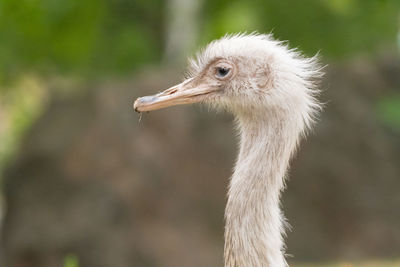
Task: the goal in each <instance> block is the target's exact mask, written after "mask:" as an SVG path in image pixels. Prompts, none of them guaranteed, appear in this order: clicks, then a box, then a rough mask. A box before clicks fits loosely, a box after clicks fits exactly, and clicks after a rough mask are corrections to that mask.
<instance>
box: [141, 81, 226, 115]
mask: <svg viewBox="0 0 400 267" xmlns="http://www.w3.org/2000/svg"><path fill="white" fill-rule="evenodd" d="M218 89H219V88H218V87H217V86H212V85H208V84H201V83H198V82H196V81H195V79H194V78H191V79H188V80H186V81H184V82H182V83H180V84H178V85H175V86H173V87H171V88H169V89H167V90H165V91H164V92H161V93H158V94H156V95H152V96H144V97H139V98H138V99H136V101H135V103H134V104H133V108H134V109H135V111H137V112H144V111H152V110H157V109H162V108H166V107H169V106H176V105H185V104H192V103H197V102H201V101H203V100H205V99H206V98H207V96H208V95H210V94H211V93H216V92H217V91H218Z"/></svg>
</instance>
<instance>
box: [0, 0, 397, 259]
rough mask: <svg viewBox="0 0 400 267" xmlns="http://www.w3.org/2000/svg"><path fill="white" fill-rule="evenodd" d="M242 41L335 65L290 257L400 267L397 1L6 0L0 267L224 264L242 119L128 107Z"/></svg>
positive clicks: (299, 163) (289, 197)
mask: <svg viewBox="0 0 400 267" xmlns="http://www.w3.org/2000/svg"><path fill="white" fill-rule="evenodd" d="M244 31H247V32H252V31H258V32H261V33H270V32H272V33H273V34H274V36H275V37H276V38H279V39H281V40H289V42H290V45H291V46H292V47H298V48H299V49H300V50H302V51H304V53H305V54H306V55H309V56H311V55H314V54H315V53H317V52H319V53H320V55H321V58H322V61H323V64H327V65H328V67H327V68H326V72H327V74H326V76H325V78H324V80H323V82H322V87H323V94H322V96H321V100H322V101H323V102H325V103H326V107H325V110H324V112H323V114H322V115H321V117H320V121H319V123H318V125H317V126H316V128H315V131H314V133H313V134H312V135H310V137H309V138H308V139H307V140H306V141H304V142H303V144H302V149H301V150H300V152H299V153H298V155H297V156H296V158H295V159H294V160H293V163H292V168H291V170H290V180H289V182H288V188H287V190H286V192H285V193H284V199H283V208H284V212H285V214H286V216H287V217H288V219H289V222H290V224H291V225H292V226H293V229H292V230H291V231H289V232H288V237H287V239H286V241H287V245H288V254H290V255H292V256H290V257H289V258H288V259H289V261H290V262H292V263H293V266H370V267H375V266H378V267H379V266H400V262H399V259H400V193H399V188H400V54H399V52H400V1H398V0H303V1H296V0H291V1H290V0H281V1H274V0H264V1H263V0H248V1H244V0H243V1H234V0H230V1H228V0H168V1H162V0H134V1H132V0H59V1H55V0H19V1H13V0H0V189H1V194H0V207H1V208H0V222H1V239H0V241H1V246H0V262H1V264H0V265H1V266H6V267H8V266H12V267H14V266H15V267H31V266H32V267H34V266H40V267H50V266H51V267H57V266H65V267H78V266H81V267H82V266H89V267H92V266H93V267H97V266H99V267H102V266H105V267H107V266H115V267H125V266H139V267H156V266H165V267H176V266H192V267H197V266H198V267H202V266H222V265H223V263H222V255H223V212H224V206H225V200H226V199H225V195H226V186H227V183H228V177H229V176H230V174H231V170H232V166H233V163H234V160H235V155H236V141H237V140H236V137H235V133H234V130H233V127H232V117H231V116H230V115H229V114H214V113H211V112H208V111H207V109H205V108H202V107H200V106H187V107H175V108H170V109H167V110H163V111H159V112H153V113H150V114H144V115H143V116H142V118H141V120H140V118H139V116H138V114H136V113H134V112H133V110H132V104H133V101H134V99H135V98H136V97H138V96H142V95H146V94H152V93H155V92H158V91H161V90H163V89H166V88H168V87H170V86H172V85H173V84H175V83H177V82H179V81H180V80H181V78H182V74H183V73H184V70H185V64H186V62H185V58H186V57H187V56H188V55H191V54H192V53H193V52H194V51H196V50H197V49H198V48H200V47H202V46H204V45H205V44H207V42H209V41H210V40H213V39H215V38H219V37H221V36H223V35H225V34H226V33H235V32H244Z"/></svg>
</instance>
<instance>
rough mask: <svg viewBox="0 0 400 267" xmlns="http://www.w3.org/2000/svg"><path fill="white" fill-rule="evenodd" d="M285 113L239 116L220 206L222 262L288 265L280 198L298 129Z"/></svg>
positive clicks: (229, 265) (245, 266) (234, 266)
mask: <svg viewBox="0 0 400 267" xmlns="http://www.w3.org/2000/svg"><path fill="white" fill-rule="evenodd" d="M290 121H291V120H290V119H284V118H279V119H278V118H262V119H257V120H256V119H254V118H253V119H250V118H249V119H243V118H242V119H239V127H240V130H241V136H240V152H239V156H238V159H237V162H236V167H235V171H234V174H233V176H232V178H231V183H230V188H229V193H228V202H227V206H226V211H225V219H226V227H225V266H226V267H250V266H251V267H282V266H287V265H286V261H285V259H284V255H283V249H284V244H283V238H282V234H283V230H284V229H283V228H284V218H283V215H282V213H281V210H280V208H279V198H280V193H281V191H282V189H283V188H284V175H285V172H286V169H287V167H288V164H289V160H290V157H291V154H292V153H293V150H294V149H295V147H296V143H297V139H298V135H299V134H298V133H299V131H297V130H296V128H295V127H294V125H290Z"/></svg>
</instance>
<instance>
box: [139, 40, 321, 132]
mask: <svg viewBox="0 0 400 267" xmlns="http://www.w3.org/2000/svg"><path fill="white" fill-rule="evenodd" d="M319 75H320V72H319V69H318V67H317V64H316V58H315V57H313V58H304V57H303V56H302V55H301V54H300V53H298V52H297V51H295V50H291V49H288V47H287V46H286V45H285V44H284V43H282V42H279V41H275V40H273V39H272V37H271V36H270V35H263V34H250V35H244V34H240V35H232V36H225V37H223V38H222V39H220V40H217V41H214V42H212V43H210V44H209V45H208V46H207V47H206V48H205V49H204V50H203V51H201V52H200V53H198V55H197V57H196V58H195V59H191V60H190V68H189V71H188V75H187V76H188V78H187V79H186V80H185V81H183V82H182V83H180V84H178V85H176V86H173V87H171V88H169V89H167V90H165V91H164V92H161V93H159V94H157V95H153V96H146V97H141V98H139V99H137V100H136V102H135V103H134V108H135V110H136V111H138V112H143V111H151V110H156V109H160V108H165V107H168V106H174V105H181V104H189V103H196V102H205V103H209V104H211V105H212V106H214V107H217V108H223V109H226V110H228V111H230V112H232V113H233V114H235V115H236V116H237V117H238V118H239V119H241V118H243V119H246V118H247V119H251V118H254V119H257V117H258V116H264V117H265V116H268V114H269V116H275V115H278V114H280V116H283V115H285V114H286V115H289V116H291V118H292V120H293V119H294V120H295V121H296V123H297V124H298V126H299V128H300V129H303V128H304V126H309V124H310V122H311V121H312V118H313V114H314V111H316V110H317V109H318V104H317V102H316V101H315V99H314V97H313V96H314V95H315V93H316V90H314V84H313V79H314V78H315V77H317V76H319Z"/></svg>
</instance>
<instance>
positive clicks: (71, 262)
mask: <svg viewBox="0 0 400 267" xmlns="http://www.w3.org/2000/svg"><path fill="white" fill-rule="evenodd" d="M64 267H79V260H78V257H77V256H75V255H74V254H68V255H66V256H65V258H64Z"/></svg>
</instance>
